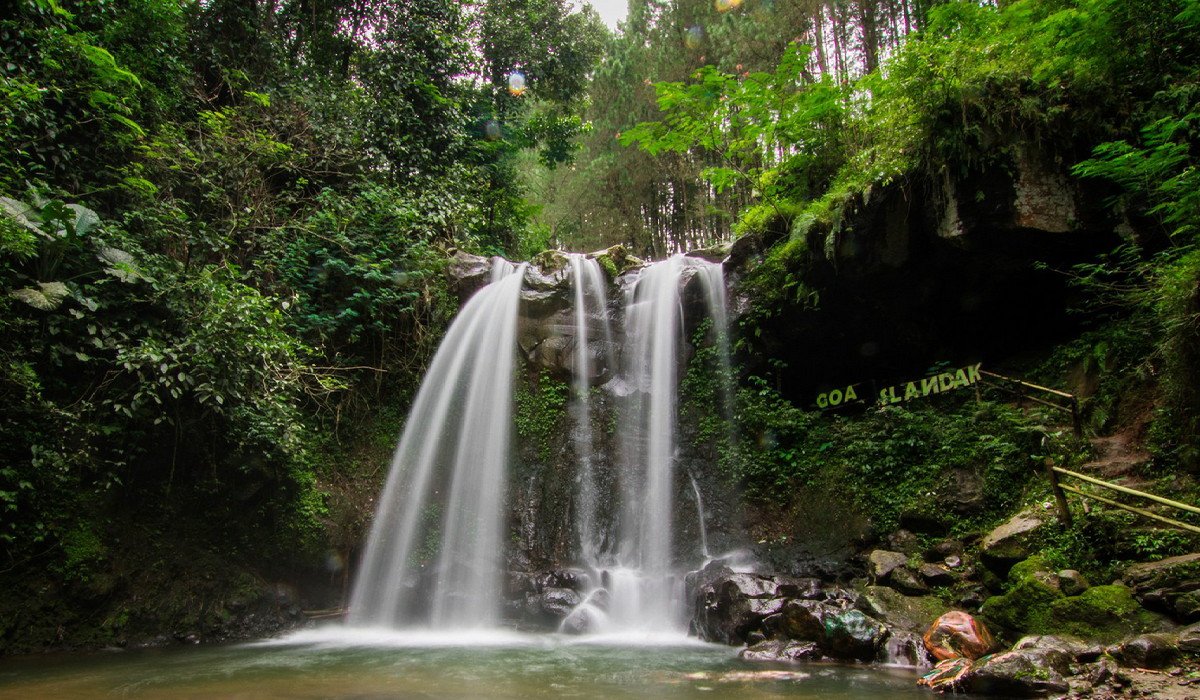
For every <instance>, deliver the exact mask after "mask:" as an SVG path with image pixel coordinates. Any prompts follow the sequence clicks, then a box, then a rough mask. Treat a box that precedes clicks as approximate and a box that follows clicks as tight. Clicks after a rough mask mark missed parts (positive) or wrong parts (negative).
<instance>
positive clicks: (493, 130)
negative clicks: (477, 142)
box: [483, 119, 500, 141]
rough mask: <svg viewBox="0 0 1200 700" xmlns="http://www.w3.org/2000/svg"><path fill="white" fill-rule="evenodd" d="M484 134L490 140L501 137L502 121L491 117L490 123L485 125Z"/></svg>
mask: <svg viewBox="0 0 1200 700" xmlns="http://www.w3.org/2000/svg"><path fill="white" fill-rule="evenodd" d="M483 135H484V136H486V137H487V140H488V141H495V140H496V139H498V138H500V122H498V121H496V120H495V119H489V120H488V123H487V124H484V125H483Z"/></svg>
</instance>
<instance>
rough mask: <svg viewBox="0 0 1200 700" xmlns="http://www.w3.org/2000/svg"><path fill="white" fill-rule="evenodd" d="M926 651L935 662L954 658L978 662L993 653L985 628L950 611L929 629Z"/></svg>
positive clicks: (963, 613) (960, 613) (960, 614)
mask: <svg viewBox="0 0 1200 700" xmlns="http://www.w3.org/2000/svg"><path fill="white" fill-rule="evenodd" d="M924 641H925V648H926V649H928V650H929V653H930V654H931V655H932V656H933V658H935V659H939V660H945V659H953V658H956V657H960V656H961V657H965V658H968V659H978V658H979V657H981V656H983V655H985V654H987V653H988V652H989V651H991V650H992V647H993V646H994V644H995V642H994V641H993V640H992V635H991V633H990V632H988V629H987V627H986V626H985V625H984V624H983V623H982V622H980V621H978V620H976V619H975V618H973V617H971V616H970V615H968V614H967V613H965V612H960V611H957V610H952V611H950V612H948V613H946V614H945V615H942V616H941V617H939V618H938V619H937V620H935V621H934V623H933V624H932V625H930V627H929V629H928V630H927V631H926V632H925V636H924Z"/></svg>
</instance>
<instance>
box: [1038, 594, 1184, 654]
mask: <svg viewBox="0 0 1200 700" xmlns="http://www.w3.org/2000/svg"><path fill="white" fill-rule="evenodd" d="M1050 617H1051V620H1052V622H1053V624H1054V625H1055V628H1056V630H1057V631H1061V632H1065V633H1068V634H1073V635H1075V636H1078V637H1083V638H1084V639H1092V640H1096V641H1101V642H1113V641H1116V640H1118V639H1122V638H1125V637H1130V636H1133V635H1136V634H1141V633H1143V632H1150V631H1155V630H1159V629H1163V627H1164V625H1165V624H1166V623H1165V618H1163V617H1162V616H1161V615H1158V614H1155V613H1153V612H1150V611H1149V610H1146V609H1145V608H1143V607H1142V606H1141V605H1140V604H1138V602H1137V600H1135V599H1134V597H1133V591H1132V590H1131V589H1130V588H1129V587H1128V586H1119V585H1112V586H1093V587H1091V588H1089V589H1087V590H1086V591H1084V592H1083V593H1081V594H1079V595H1077V596H1070V597H1068V598H1063V599H1062V600H1057V601H1054V602H1053V603H1051V604H1050Z"/></svg>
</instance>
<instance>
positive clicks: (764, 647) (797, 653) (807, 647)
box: [738, 639, 821, 661]
mask: <svg viewBox="0 0 1200 700" xmlns="http://www.w3.org/2000/svg"><path fill="white" fill-rule="evenodd" d="M738 656H739V657H741V658H742V659H745V660H746V661H817V660H819V659H820V658H821V650H820V648H819V647H818V646H817V644H816V642H799V641H794V640H788V639H769V640H766V641H763V642H759V643H757V644H754V645H752V646H749V647H746V648H745V649H743V650H742V651H741V653H740V654H738Z"/></svg>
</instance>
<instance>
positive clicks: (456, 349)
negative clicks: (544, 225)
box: [348, 263, 525, 628]
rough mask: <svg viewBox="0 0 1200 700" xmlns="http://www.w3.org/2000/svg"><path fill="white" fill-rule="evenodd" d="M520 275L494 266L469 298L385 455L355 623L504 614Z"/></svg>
mask: <svg viewBox="0 0 1200 700" xmlns="http://www.w3.org/2000/svg"><path fill="white" fill-rule="evenodd" d="M506 264H507V263H506ZM497 270H499V273H497V272H496V271H497ZM524 272H525V265H520V266H518V267H515V268H511V267H505V266H501V265H495V266H494V267H493V279H494V280H495V281H493V282H492V283H491V284H489V285H488V286H487V287H484V288H483V289H481V290H480V291H479V292H478V293H477V294H475V296H473V297H472V298H471V299H470V300H469V301H468V302H467V303H466V305H465V306H464V307H463V309H462V311H461V312H460V313H459V315H458V317H457V318H456V319H455V320H454V323H452V324H451V326H450V329H449V330H448V331H447V333H446V337H445V339H444V340H443V341H442V344H441V346H440V347H439V348H438V352H437V354H436V355H435V356H434V358H433V362H432V363H431V365H430V368H429V371H428V373H427V374H426V376H425V379H424V381H423V382H422V383H421V388H420V390H419V391H418V392H417V397H416V399H415V401H414V402H413V407H412V411H411V413H410V415H409V420H408V423H407V424H406V425H405V428H404V432H403V434H402V435H401V437H400V442H399V445H398V446H397V447H396V452H395V455H394V456H393V458H392V467H391V472H390V473H389V475H388V480H387V484H386V486H385V487H384V491H383V495H382V496H381V497H380V500H379V505H378V507H377V509H376V513H375V521H374V523H373V525H372V527H371V534H370V538H369V539H368V541H367V547H366V551H365V552H364V554H363V558H362V564H361V565H360V568H359V571H358V575H357V577H356V578H355V584H354V589H353V592H352V593H351V597H350V613H349V618H348V621H349V622H350V624H352V625H380V626H404V625H419V624H428V625H430V626H432V627H435V628H445V627H454V628H463V627H493V626H495V625H496V624H497V623H498V622H499V610H500V584H501V580H502V579H501V573H502V559H503V546H502V545H503V538H502V537H501V532H502V531H503V523H504V512H503V510H504V509H503V505H504V493H505V489H506V481H507V479H506V473H505V472H506V468H507V465H508V462H509V441H510V437H511V431H512V422H513V418H512V416H513V411H512V378H513V368H514V365H515V361H516V358H515V353H514V348H515V346H516V342H515V334H516V323H517V304H518V301H519V300H520V293H521V280H522V277H523V276H524Z"/></svg>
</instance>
